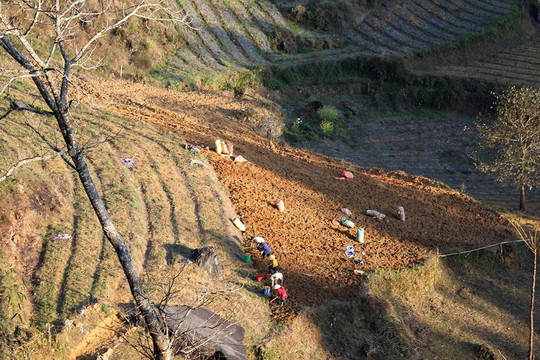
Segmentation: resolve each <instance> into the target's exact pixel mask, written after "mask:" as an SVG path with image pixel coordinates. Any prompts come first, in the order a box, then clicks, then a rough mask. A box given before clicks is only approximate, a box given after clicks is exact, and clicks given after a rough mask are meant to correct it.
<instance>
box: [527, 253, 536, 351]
mask: <svg viewBox="0 0 540 360" xmlns="http://www.w3.org/2000/svg"><path fill="white" fill-rule="evenodd" d="M537 253H538V251H537V250H536V249H535V250H534V251H533V256H534V260H533V278H532V288H531V313H530V314H529V316H530V323H529V331H530V334H529V360H533V358H534V355H533V349H534V291H535V287H536V260H537Z"/></svg>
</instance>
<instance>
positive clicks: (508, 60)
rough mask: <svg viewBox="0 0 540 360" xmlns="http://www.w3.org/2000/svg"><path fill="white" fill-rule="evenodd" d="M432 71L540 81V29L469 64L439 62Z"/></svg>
mask: <svg viewBox="0 0 540 360" xmlns="http://www.w3.org/2000/svg"><path fill="white" fill-rule="evenodd" d="M424 73H428V74H438V75H444V76H460V77H468V78H473V79H481V80H487V81H492V82H502V83H504V84H508V85H521V84H527V85H531V86H538V84H540V32H538V31H537V32H535V33H533V34H532V35H531V36H530V37H529V38H528V39H526V40H525V41H523V42H522V43H521V44H517V45H516V46H513V47H509V48H506V49H504V50H503V51H501V52H498V53H496V54H491V55H489V56H486V57H484V58H482V59H479V60H476V61H473V62H471V63H468V64H460V65H450V66H436V67H434V68H432V69H429V70H427V71H425V72H424Z"/></svg>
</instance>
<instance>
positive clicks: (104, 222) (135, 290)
mask: <svg viewBox="0 0 540 360" xmlns="http://www.w3.org/2000/svg"><path fill="white" fill-rule="evenodd" d="M72 159H73V162H74V164H75V166H76V170H77V174H78V175H79V178H80V179H81V182H82V184H83V187H84V190H85V191H86V194H87V195H88V199H90V202H91V203H92V207H93V208H94V211H95V213H96V215H97V217H98V219H99V222H100V223H101V227H102V228H103V231H104V232H105V236H106V237H107V239H108V240H109V242H110V243H111V245H112V246H113V248H114V251H115V252H116V254H117V255H118V260H120V263H121V264H122V269H123V270H124V274H125V275H126V278H127V280H128V283H129V288H130V289H131V294H132V295H133V298H134V299H135V303H136V304H137V308H138V310H140V311H141V313H142V315H143V316H144V319H145V322H146V326H147V327H148V331H149V332H150V336H151V337H152V342H153V344H154V354H155V356H156V359H158V360H170V359H172V356H171V349H170V344H169V339H168V336H167V331H166V324H165V323H164V322H162V321H160V317H159V316H158V314H157V313H156V309H155V307H154V305H153V304H152V303H151V302H150V300H149V299H148V297H147V296H146V294H145V293H144V291H143V289H142V288H141V283H140V280H139V276H138V274H137V270H136V269H135V266H134V265H133V261H132V260H131V255H130V253H129V250H128V248H127V246H126V243H125V241H124V239H123V238H122V235H120V233H119V232H118V231H117V230H116V227H115V226H114V224H113V222H112V220H111V217H110V215H109V212H108V211H107V208H106V207H105V204H104V203H103V200H102V199H101V196H100V195H99V193H98V191H97V189H96V186H95V184H94V181H93V179H92V177H91V175H90V172H89V171H88V166H87V164H86V161H85V159H84V156H83V154H82V152H81V151H80V150H79V149H77V151H76V152H75V154H74V155H72Z"/></svg>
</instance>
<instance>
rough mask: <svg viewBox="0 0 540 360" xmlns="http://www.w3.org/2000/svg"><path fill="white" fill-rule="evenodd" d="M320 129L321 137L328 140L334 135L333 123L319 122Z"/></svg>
mask: <svg viewBox="0 0 540 360" xmlns="http://www.w3.org/2000/svg"><path fill="white" fill-rule="evenodd" d="M320 127H321V131H322V134H323V137H325V138H329V137H331V136H332V135H333V134H334V130H335V124H334V123H333V122H331V121H328V120H323V121H322V122H321V125H320Z"/></svg>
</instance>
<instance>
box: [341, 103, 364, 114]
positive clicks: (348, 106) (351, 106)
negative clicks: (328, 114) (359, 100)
mask: <svg viewBox="0 0 540 360" xmlns="http://www.w3.org/2000/svg"><path fill="white" fill-rule="evenodd" d="M343 106H344V107H345V109H347V110H349V111H350V112H351V113H352V114H353V115H358V114H359V113H360V110H358V106H356V105H354V104H351V103H349V102H344V103H343Z"/></svg>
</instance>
